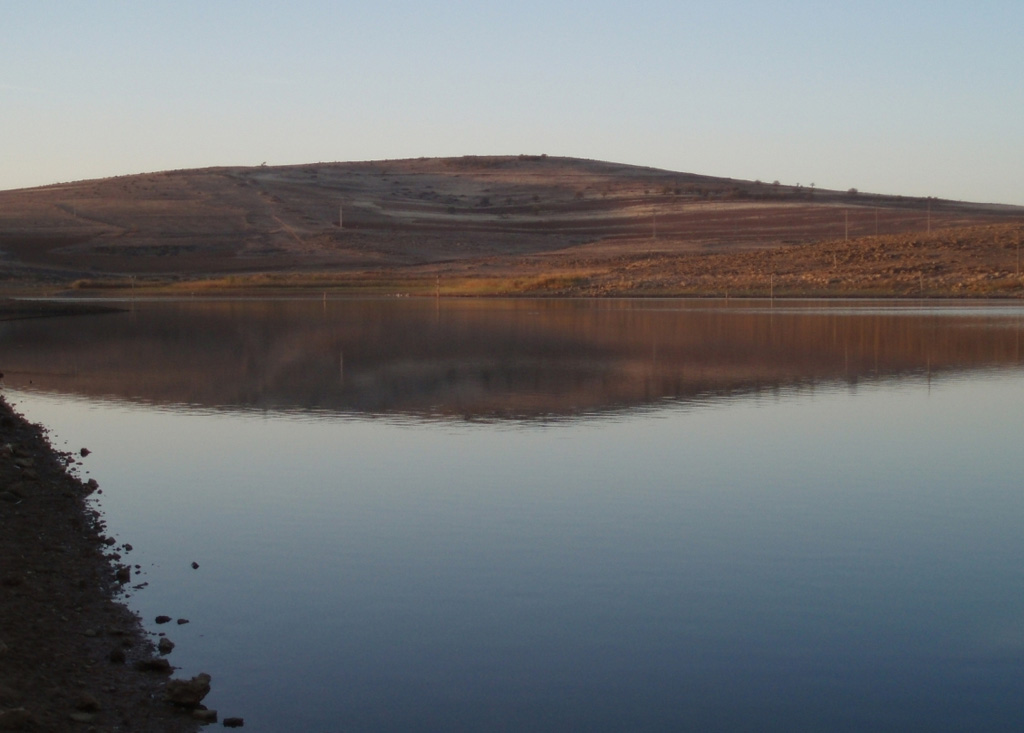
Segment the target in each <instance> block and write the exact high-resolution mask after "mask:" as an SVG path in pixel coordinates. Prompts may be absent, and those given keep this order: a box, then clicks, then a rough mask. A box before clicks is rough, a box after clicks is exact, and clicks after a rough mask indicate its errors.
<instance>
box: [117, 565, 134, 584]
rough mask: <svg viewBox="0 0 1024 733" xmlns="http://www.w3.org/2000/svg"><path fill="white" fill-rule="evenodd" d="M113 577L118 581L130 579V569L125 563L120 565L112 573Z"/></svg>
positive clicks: (125, 581) (124, 581) (123, 581)
mask: <svg viewBox="0 0 1024 733" xmlns="http://www.w3.org/2000/svg"><path fill="white" fill-rule="evenodd" d="M114 577H115V578H117V582H118V583H127V582H128V581H129V580H131V579H132V569H131V568H130V567H128V566H127V565H122V566H121V567H119V568H118V569H117V572H116V573H114Z"/></svg>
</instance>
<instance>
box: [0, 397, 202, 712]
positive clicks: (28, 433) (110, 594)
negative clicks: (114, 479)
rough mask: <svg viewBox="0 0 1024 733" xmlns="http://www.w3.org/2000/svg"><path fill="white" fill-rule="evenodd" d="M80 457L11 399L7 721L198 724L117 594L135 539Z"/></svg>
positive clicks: (5, 537)
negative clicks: (116, 522)
mask: <svg viewBox="0 0 1024 733" xmlns="http://www.w3.org/2000/svg"><path fill="white" fill-rule="evenodd" d="M74 463H75V458H74V456H72V455H69V454H62V453H59V452H57V451H55V450H53V449H52V448H51V446H50V445H49V443H48V441H47V439H46V436H45V432H44V430H43V429H42V428H39V427H38V426H34V425H31V424H29V423H28V422H27V421H25V420H24V419H23V418H22V417H21V416H19V415H17V414H16V413H15V412H14V411H13V410H12V409H11V408H10V407H9V406H8V405H7V403H6V402H5V401H3V399H2V398H0V599H2V602H0V730H38V731H85V730H90V731H170V732H174V731H194V730H196V727H197V726H196V723H195V722H193V721H192V720H191V719H190V718H189V717H188V716H187V714H186V713H183V712H180V711H179V710H178V709H176V708H173V707H171V706H170V705H169V704H167V703H165V702H163V690H164V687H165V685H166V682H167V678H168V673H160V672H152V671H150V672H146V671H142V670H140V669H138V668H137V665H139V664H140V663H146V662H147V661H149V662H152V661H153V660H154V658H156V656H157V655H156V651H155V649H154V648H153V645H152V643H151V642H150V640H149V638H148V637H147V636H146V634H145V632H144V631H143V630H142V628H141V625H140V623H139V619H138V618H137V617H136V616H134V615H133V614H132V613H131V612H130V611H129V610H128V609H127V608H126V607H125V606H124V605H122V604H121V603H118V602H117V601H116V600H115V599H116V596H117V595H118V593H119V592H120V587H121V584H120V583H119V582H118V581H117V579H116V577H115V573H116V571H117V570H118V569H119V568H121V567H124V565H121V563H128V562H130V554H129V548H128V547H127V546H125V545H120V546H118V545H116V544H113V543H112V540H107V539H106V538H105V537H104V535H103V522H102V520H101V519H100V515H99V513H98V512H97V511H95V510H94V509H93V508H91V507H90V506H89V504H88V503H87V501H86V498H87V496H88V495H89V493H90V492H91V491H93V489H94V488H95V487H94V486H89V485H87V484H84V483H83V482H82V481H80V480H79V479H77V478H75V477H74V476H72V475H71V474H70V473H69V471H68V469H69V467H71V466H72V465H73V464H74ZM128 582H130V581H128ZM168 672H169V670H168Z"/></svg>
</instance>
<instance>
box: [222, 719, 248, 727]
mask: <svg viewBox="0 0 1024 733" xmlns="http://www.w3.org/2000/svg"><path fill="white" fill-rule="evenodd" d="M243 725H245V720H244V719H242V718H224V727H225V728H241V727H242V726H243Z"/></svg>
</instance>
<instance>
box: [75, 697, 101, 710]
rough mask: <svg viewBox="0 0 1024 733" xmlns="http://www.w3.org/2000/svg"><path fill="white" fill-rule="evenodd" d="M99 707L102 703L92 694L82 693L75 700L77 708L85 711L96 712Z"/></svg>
mask: <svg viewBox="0 0 1024 733" xmlns="http://www.w3.org/2000/svg"><path fill="white" fill-rule="evenodd" d="M99 709H100V703H99V701H98V700H97V699H96V698H95V697H93V696H92V695H86V694H83V695H80V696H79V698H78V699H77V700H76V701H75V710H80V711H81V712H83V713H95V712H96V711H97V710H99Z"/></svg>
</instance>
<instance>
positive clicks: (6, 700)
mask: <svg viewBox="0 0 1024 733" xmlns="http://www.w3.org/2000/svg"><path fill="white" fill-rule="evenodd" d="M21 700H22V695H21V693H19V692H18V691H17V690H15V689H13V688H11V687H7V686H6V685H0V706H2V707H5V708H6V707H16V706H18V705H19V704H20V703H21Z"/></svg>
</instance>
